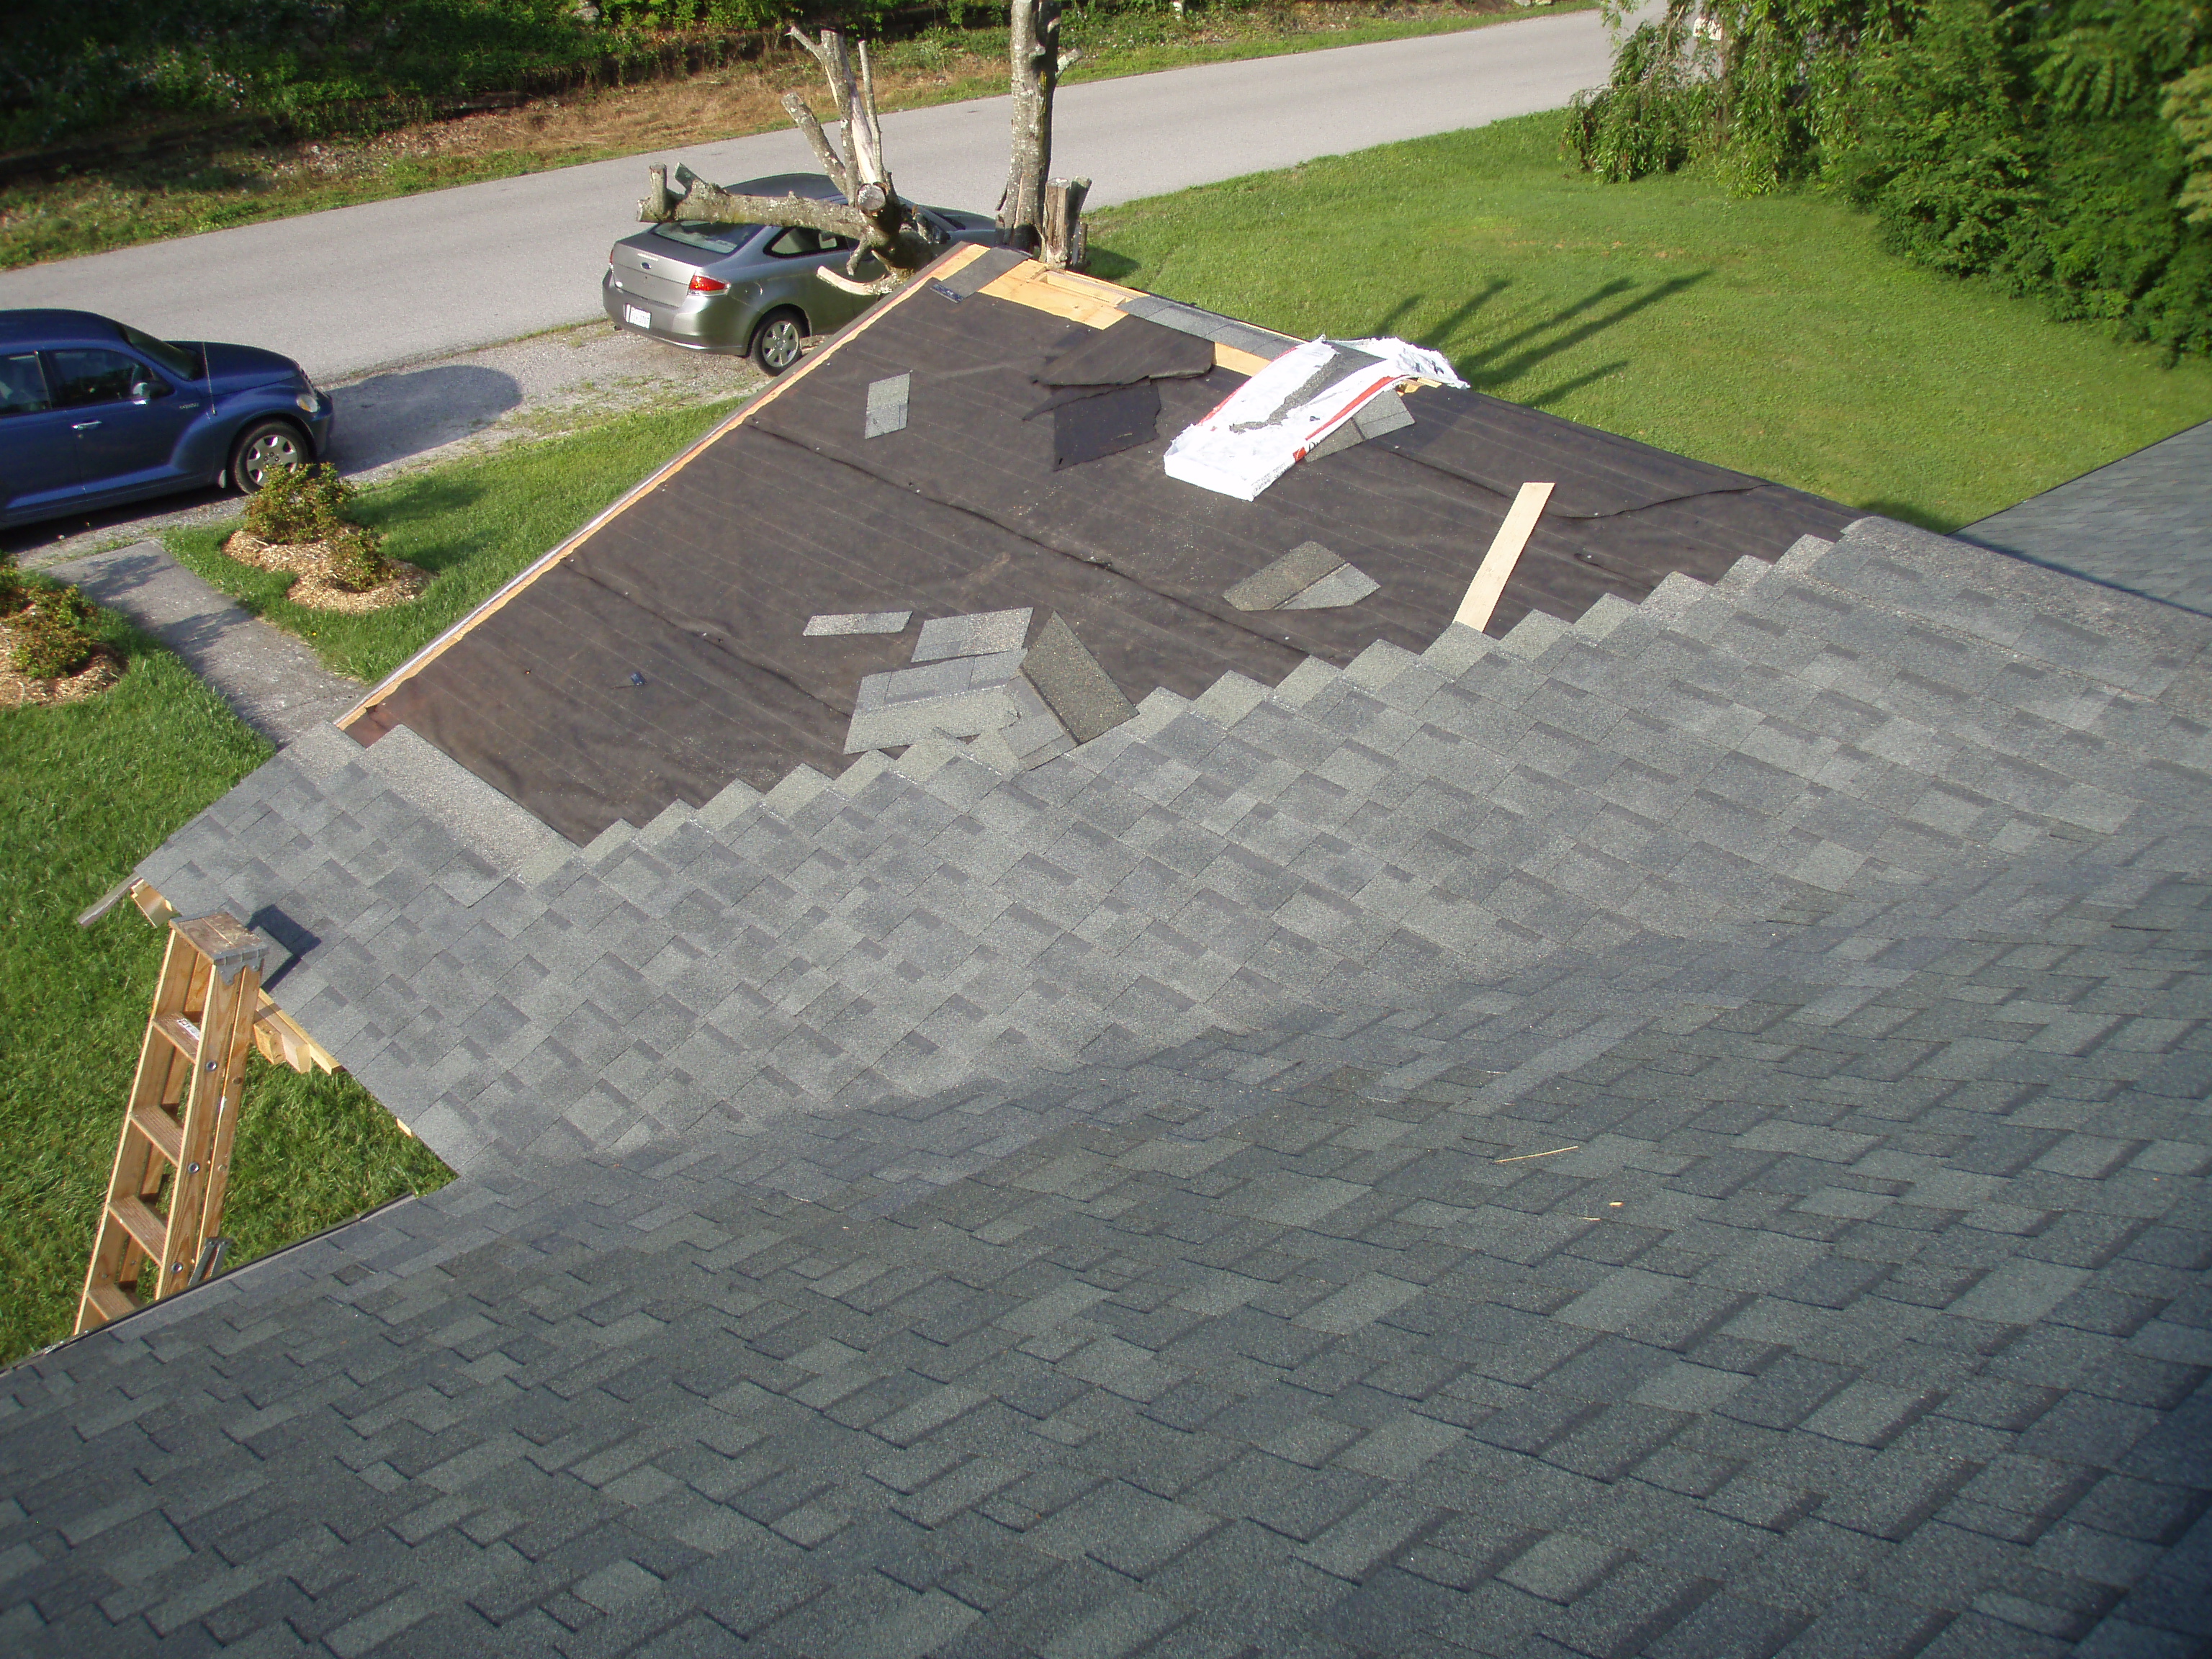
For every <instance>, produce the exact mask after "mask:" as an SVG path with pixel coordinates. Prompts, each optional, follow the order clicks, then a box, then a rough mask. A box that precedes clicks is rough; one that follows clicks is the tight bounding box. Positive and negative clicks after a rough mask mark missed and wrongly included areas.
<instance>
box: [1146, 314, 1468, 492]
mask: <svg viewBox="0 0 2212 1659" xmlns="http://www.w3.org/2000/svg"><path fill="white" fill-rule="evenodd" d="M1346 346H1348V347H1350V348H1351V349H1352V350H1353V351H1355V352H1360V353H1364V354H1365V355H1366V356H1368V357H1370V358H1371V359H1373V360H1374V361H1373V362H1368V363H1356V366H1354V367H1352V368H1350V369H1349V370H1348V371H1347V372H1346V373H1345V374H1341V375H1339V376H1338V377H1337V378H1336V379H1334V380H1331V381H1329V382H1328V384H1327V385H1325V386H1323V387H1322V389H1321V390H1320V391H1319V392H1313V393H1311V394H1310V395H1308V396H1307V397H1305V398H1304V401H1303V402H1299V403H1297V404H1291V402H1290V400H1291V398H1295V397H1297V395H1298V394H1299V393H1300V392H1304V391H1305V390H1306V388H1307V386H1308V384H1309V383H1310V381H1311V380H1312V379H1313V377H1314V375H1315V374H1316V372H1317V371H1319V370H1321V369H1322V368H1325V367H1326V366H1327V365H1328V363H1329V362H1331V361H1332V360H1333V359H1335V358H1337V357H1338V356H1339V355H1340V349H1341V348H1343V347H1346ZM1401 380H1437V381H1441V382H1442V383H1443V384H1444V385H1446V386H1466V384H1467V382H1466V381H1465V380H1461V379H1460V378H1459V376H1458V375H1457V374H1454V373H1453V372H1452V366H1451V364H1450V363H1449V362H1446V361H1445V360H1444V358H1443V355H1442V354H1441V353H1438V352H1434V351H1430V350H1427V349H1424V348H1422V347H1420V346H1417V345H1409V344H1407V343H1406V342H1405V341H1403V340H1342V341H1334V340H1330V339H1328V337H1326V336H1324V337H1322V338H1320V339H1316V340H1309V341H1308V342H1307V343H1305V344H1304V345H1302V346H1299V347H1298V348H1297V349H1295V350H1291V351H1286V352H1285V353H1284V354H1283V355H1282V356H1279V357H1278V358H1276V359H1275V361H1274V362H1272V363H1269V364H1268V365H1267V368H1263V369H1261V371H1260V372H1259V373H1258V374H1255V375H1254V376H1253V377H1252V378H1251V379H1250V380H1247V381H1245V382H1244V384H1243V386H1239V387H1238V388H1237V390H1236V391H1235V392H1231V394H1230V395H1229V396H1228V397H1227V398H1225V399H1224V400H1223V401H1222V403H1221V404H1220V405H1219V406H1218V407H1217V408H1216V409H1215V410H1213V412H1212V414H1210V415H1208V416H1206V418H1205V419H1204V420H1202V421H1200V422H1197V423H1196V424H1195V425H1193V426H1189V427H1186V428H1184V429H1183V430H1182V433H1181V434H1180V435H1178V436H1177V437H1176V441H1174V442H1173V443H1171V444H1170V445H1169V446H1168V453H1167V460H1166V466H1167V473H1168V477H1170V478H1180V479H1182V481H1183V482H1184V483H1194V484H1196V485H1198V486H1199V487H1200V489H1211V490H1215V491H1217V492H1218V493H1219V494H1221V495H1234V496H1235V497H1236V498H1237V500H1238V501H1252V500H1254V499H1255V498H1256V497H1257V496H1258V495H1259V494H1260V492H1261V490H1263V489H1266V488H1267V486H1268V485H1269V484H1271V483H1274V482H1275V480H1276V479H1278V478H1279V477H1282V476H1283V474H1284V473H1285V472H1287V471H1290V469H1291V466H1292V465H1294V464H1295V463H1296V462H1297V459H1298V458H1299V457H1300V456H1302V455H1304V453H1306V451H1307V450H1308V449H1310V448H1311V447H1313V446H1314V445H1315V444H1316V443H1317V442H1319V441H1321V440H1322V439H1323V438H1325V437H1327V436H1328V435H1329V434H1330V433H1332V432H1334V431H1335V430H1336V428H1339V427H1340V426H1342V425H1343V424H1344V423H1345V422H1346V421H1348V420H1350V419H1351V418H1352V416H1354V415H1356V414H1358V412H1359V410H1360V409H1361V407H1362V406H1363V405H1364V404H1366V403H1367V402H1368V400H1369V399H1370V398H1374V397H1376V396H1377V395H1378V394H1380V393H1381V392H1385V391H1387V390H1388V389H1389V387H1391V386H1395V385H1396V384H1397V383H1398V382H1399V381H1401Z"/></svg>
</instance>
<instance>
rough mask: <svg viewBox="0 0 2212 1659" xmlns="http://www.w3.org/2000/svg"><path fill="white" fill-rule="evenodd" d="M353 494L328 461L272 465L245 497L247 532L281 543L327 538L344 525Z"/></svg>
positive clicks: (349, 485)
mask: <svg viewBox="0 0 2212 1659" xmlns="http://www.w3.org/2000/svg"><path fill="white" fill-rule="evenodd" d="M356 493H357V492H356V490H355V489H354V487H353V486H352V485H351V484H349V483H346V481H345V480H344V479H343V478H341V477H338V470H337V468H336V467H334V466H332V465H331V464H330V463H329V462H328V461H325V462H324V463H323V464H322V465H320V466H279V467H273V468H271V469H270V472H269V476H268V477H267V478H266V479H265V480H264V482H263V483H262V486H261V488H260V489H257V490H255V491H254V492H253V494H252V495H251V496H250V497H248V498H247V500H246V533H247V534H248V535H250V536H258V537H259V538H261V539H262V540H263V541H264V542H276V543H280V544H281V543H285V542H319V541H327V540H329V539H330V538H331V537H333V536H335V535H337V533H338V532H339V531H340V530H342V529H343V528H344V526H345V525H346V523H347V522H348V520H347V519H346V516H345V509H346V507H347V505H348V504H349V502H351V501H353V499H354V497H355V495H356Z"/></svg>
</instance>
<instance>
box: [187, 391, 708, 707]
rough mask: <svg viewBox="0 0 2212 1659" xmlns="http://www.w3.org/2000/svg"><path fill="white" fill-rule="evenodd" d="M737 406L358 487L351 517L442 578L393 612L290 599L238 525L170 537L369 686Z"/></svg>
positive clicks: (652, 416) (631, 424)
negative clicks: (234, 549)
mask: <svg viewBox="0 0 2212 1659" xmlns="http://www.w3.org/2000/svg"><path fill="white" fill-rule="evenodd" d="M735 406H736V405H735V403H734V402H732V401H728V400H726V401H723V402H720V403H715V404H692V405H689V406H687V407H685V408H683V409H677V410H657V411H653V412H650V413H645V414H635V415H627V416H619V417H617V418H616V419H614V420H611V421H608V422H605V423H604V424H602V425H600V426H597V427H594V428H591V429H589V430H588V431H585V432H580V433H575V434H572V435H568V436H567V437H562V438H556V439H553V440H551V441H548V442H544V443H535V444H516V445H513V446H511V447H507V448H506V449H503V450H501V451H500V452H499V453H496V454H495V455H491V456H488V457H486V458H484V459H481V460H471V461H460V462H455V463H453V464H451V465H445V466H438V467H429V468H425V469H424V470H423V471H420V472H416V473H410V474H408V475H406V476H404V477H400V478H398V479H396V480H394V481H393V482H392V483H388V484H384V485H382V486H380V487H379V488H377V489H370V490H365V491H363V492H362V495H361V497H360V499H359V500H358V501H356V503H355V504H354V506H353V507H352V508H351V509H349V510H350V511H351V512H352V513H353V514H354V516H355V517H356V518H358V519H359V520H361V521H362V523H364V524H368V525H372V526H375V527H376V528H377V529H379V530H381V531H384V532H386V533H387V534H388V535H389V536H390V537H391V540H390V541H389V542H387V543H386V545H385V551H386V552H387V553H389V554H391V555H392V557H394V558H398V559H404V560H406V561H407V562H409V563H410V564H418V565H420V566H422V568H424V569H425V570H428V571H431V572H433V573H435V575H436V577H437V580H435V582H433V583H432V584H431V585H430V586H429V587H428V589H427V590H426V591H425V592H424V593H423V596H422V598H421V599H418V600H416V601H415V602H414V603H413V604H411V605H398V606H394V607H393V608H392V609H390V610H387V611H368V612H365V613H363V614H362V615H360V616H343V615H340V614H337V613H335V612H332V611H310V610H307V609H305V608H304V607H302V606H300V605H294V604H293V603H292V602H291V601H290V600H289V599H286V598H285V597H284V591H285V589H286V588H287V587H289V586H290V585H291V580H292V579H291V577H290V576H289V575H288V574H285V573H283V572H282V571H273V570H263V569H259V568H256V567H255V566H252V565H246V564H240V563H239V562H238V561H237V560H235V559H232V558H228V557H226V556H224V555H223V552H222V544H223V543H224V542H225V541H226V540H228V538H229V536H230V533H231V532H233V531H234V530H235V529H237V528H238V523H237V522H232V523H228V524H222V525H217V526H214V527H212V528H210V529H191V530H173V531H170V532H167V537H166V539H167V543H168V547H169V550H170V551H171V552H172V553H173V554H175V555H176V556H177V557H178V559H179V560H180V561H181V562H184V563H185V564H186V565H189V566H190V567H191V568H192V569H194V570H196V571H197V572H198V573H199V574H201V575H202V576H204V577H205V578H206V579H207V580H208V581H210V582H211V583H212V584H214V585H215V586H217V587H219V588H221V589H222V591H223V592H226V593H228V594H229V595H230V596H231V597H232V598H234V599H236V600H237V601H238V603H239V604H240V605H241V606H243V607H244V608H245V609H246V610H247V611H252V613H253V614H254V615H256V616H258V617H265V618H267V619H268V620H269V621H270V622H272V623H276V625H277V626H279V627H281V628H286V629H290V630H291V631H292V632H293V633H295V634H297V635H301V637H302V638H304V639H306V640H307V641H308V642H309V643H310V644H312V645H313V647H315V649H316V650H317V651H318V652H319V653H320V654H321V656H322V659H323V661H324V662H325V664H326V665H328V666H329V667H331V669H333V670H335V671H337V672H338V673H341V674H349V675H351V676H352V677H353V678H356V679H358V680H362V681H366V682H369V683H372V684H373V683H374V682H375V681H377V680H380V679H382V678H384V677H385V675H386V674H388V673H390V672H391V671H392V670H393V669H395V668H397V667H398V665H400V664H401V663H403V662H404V661H406V660H407V659H408V658H409V657H410V656H412V655H414V653H416V651H418V650H420V649H421V648H422V647H423V646H425V645H427V644H428V643H429V642H430V641H432V640H434V639H435V638H436V637H437V636H438V635H440V634H441V633H442V632H444V631H445V629H447V628H449V627H451V626H452V625H453V623H456V622H458V621H459V620H460V619H461V618H462V617H465V616H466V615H468V613H469V612H470V611H472V610H474V609H475V608H476V606H477V605H478V604H480V603H481V602H482V601H483V599H484V598H485V597H486V596H487V595H489V593H490V592H492V591H493V590H494V589H495V588H497V587H498V586H499V585H500V584H501V582H503V581H505V580H507V578H508V577H510V576H512V575H513V574H514V573H515V572H516V571H518V570H520V569H521V568H523V567H524V566H525V565H526V564H528V563H529V562H531V561H532V559H535V558H537V557H538V556H539V555H540V554H542V553H544V552H546V551H547V550H550V549H551V548H552V547H554V546H555V545H556V544H558V543H559V542H561V541H562V538H565V537H567V536H568V534H569V532H572V531H574V530H577V529H579V528H580V527H581V526H583V525H585V524H586V523H587V522H588V521H589V520H591V519H592V516H593V515H594V514H596V513H599V511H600V510H601V509H603V508H605V507H607V506H608V505H610V504H611V502H613V501H615V500H616V499H617V497H618V496H620V495H622V493H623V491H624V490H626V489H629V488H630V486H631V485H633V484H635V483H637V482H638V481H639V480H640V479H641V478H643V477H646V476H647V474H648V473H650V472H652V471H653V470H654V469H655V468H656V467H659V465H662V464H663V463H664V462H666V461H668V460H670V459H672V458H673V457H674V456H676V455H677V454H678V453H680V452H681V451H682V450H683V449H684V447H685V446H686V445H687V444H689V443H690V442H691V441H693V440H694V439H696V438H697V437H699V436H700V435H702V434H703V433H705V432H706V431H707V430H708V428H710V427H712V426H713V425H714V422H717V421H719V420H720V419H721V418H722V417H723V416H726V415H727V414H728V413H729V412H730V410H732V408H734V407H735Z"/></svg>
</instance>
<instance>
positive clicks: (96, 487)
mask: <svg viewBox="0 0 2212 1659" xmlns="http://www.w3.org/2000/svg"><path fill="white" fill-rule="evenodd" d="M46 367H47V369H48V372H49V374H50V377H51V378H52V381H53V388H54V401H55V402H56V403H57V404H60V405H61V407H63V408H64V409H65V410H69V411H70V415H71V416H72V417H73V418H72V419H71V420H70V428H71V430H73V431H74V432H75V433H76V447H77V466H78V477H80V479H81V480H82V483H83V485H84V489H85V494H86V496H87V497H88V499H89V498H93V497H97V496H102V495H109V494H112V493H121V492H123V491H126V490H132V489H145V488H147V487H149V486H152V487H155V488H159V487H163V486H166V485H167V484H170V483H173V482H174V481H175V479H176V477H177V474H178V469H177V466H176V463H175V459H174V457H175V455H176V452H177V441H178V440H179V438H181V437H182V436H183V435H184V433H185V428H187V427H189V426H190V425H191V423H192V422H194V421H195V420H196V419H197V418H198V416H199V414H200V411H201V410H202V409H203V408H204V407H205V404H206V401H207V400H206V397H205V395H204V393H203V392H200V390H199V389H198V388H197V387H186V388H185V390H183V391H181V392H180V391H179V390H178V389H177V388H176V387H174V386H171V385H170V384H169V383H168V381H167V380H164V379H162V377H161V375H159V374H155V372H154V371H153V370H152V369H150V368H148V367H146V365H145V364H143V363H142V362H139V361H138V360H137V358H136V357H133V356H131V355H130V354H129V353H127V352H122V351H110V350H106V349H102V348H99V347H82V348H79V347H71V348H69V349H61V350H54V351H49V352H47V353H46ZM134 394H135V395H134Z"/></svg>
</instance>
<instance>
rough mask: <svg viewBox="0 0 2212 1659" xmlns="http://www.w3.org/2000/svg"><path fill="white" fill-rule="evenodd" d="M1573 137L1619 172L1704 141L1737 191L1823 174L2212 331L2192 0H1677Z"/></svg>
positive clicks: (2033, 282) (2101, 302)
mask: <svg viewBox="0 0 2212 1659" xmlns="http://www.w3.org/2000/svg"><path fill="white" fill-rule="evenodd" d="M1701 19H1702V20H1705V23H1706V25H1707V26H1706V27H1700V20H1701ZM1713 26H1717V27H1713ZM1567 141H1568V143H1569V145H1570V147H1571V148H1572V149H1574V150H1575V152H1576V153H1577V155H1579V156H1580V157H1581V159H1582V161H1583V165H1584V166H1585V167H1588V168H1589V169H1590V170H1591V171H1593V172H1595V173H1598V174H1599V175H1600V176H1601V177H1602V178H1605V179H1633V178H1636V177H1638V176H1639V175H1640V174H1644V173H1653V172H1658V171H1662V170H1666V169H1670V168H1673V167H1680V166H1682V165H1683V164H1685V163H1686V162H1690V161H1707V162H1709V163H1711V164H1712V165H1714V166H1715V167H1718V168H1719V169H1721V170H1722V171H1723V173H1724V174H1725V175H1726V176H1727V177H1728V178H1729V180H1730V181H1731V182H1732V183H1734V184H1735V185H1737V186H1738V187H1739V188H1741V189H1745V190H1751V191H1757V190H1762V189H1771V188H1773V187H1776V186H1778V185H1785V184H1790V183H1792V182H1796V181H1801V180H1805V181H1819V182H1820V183H1822V184H1825V185H1828V186H1831V187H1833V188H1836V189H1839V190H1841V191H1844V193H1845V194H1846V195H1847V196H1848V197H1849V198H1850V200H1852V201H1854V202H1856V203H1857V204H1860V205H1861V206H1863V207H1865V208H1867V209H1868V210H1870V211H1871V212H1873V213H1874V214H1875V216H1877V218H1878V219H1879V220H1880V222H1881V226H1882V229H1883V232H1884V234H1885V236H1886V238H1887V241H1888V243H1889V245H1890V246H1891V247H1892V248H1893V249H1894V250H1895V251H1896V252H1899V253H1901V254H1903V255H1904V256H1905V258H1909V259H1911V260H1913V261H1914V262H1916V263H1917V264H1924V265H1928V266H1930V267H1932V268H1934V269H1936V270H1943V271H1947V272H1949V273H1952V274H1954V275H1958V276H1981V277H1986V278H1988V279H1990V280H1991V281H1993V282H1995V283H1997V284H1998V285H1999V286H2000V287H2002V288H2003V289H2007V290H2008V291H2010V292H2013V293H2018V294H2027V295H2038V296H2039V297H2041V298H2042V299H2044V300H2045V301H2047V302H2048V303H2050V305H2051V307H2052V309H2053V310H2054V311H2055V312H2056V313H2057V314H2058V315H2059V316H2061V317H2065V318H2084V319H2099V320H2102V321H2104V322H2106V323H2108V324H2110V325H2112V326H2113V327H2114V328H2115V329H2116V330H2117V331H2119V332H2120V333H2122V334H2124V335H2125V336H2127V337H2133V338H2138V339H2148V340H2151V341H2154V342H2156V343H2159V344H2160V345H2162V346H2164V347H2165V348H2166V349H2167V350H2168V351H2169V352H2180V351H2191V352H2203V351H2206V350H2208V349H2212V222H2208V221H2212V15H2208V13H2207V12H2206V10H2205V9H2203V8H2202V7H2200V6H2198V5H2197V4H2196V3H2194V0H1705V3H1704V4H1703V6H1702V7H1700V6H1699V3H1698V0H1669V3H1668V9H1667V12H1666V15H1664V17H1663V18H1662V19H1661V20H1659V21H1656V22H1655V23H1647V24H1645V25H1644V26H1643V27H1639V28H1638V30H1637V31H1636V32H1635V33H1633V34H1632V35H1631V36H1630V37H1629V38H1628V40H1626V42H1625V43H1624V47H1623V50H1622V52H1621V53H1620V57H1619V58H1618V59H1617V60H1616V62H1615V64H1614V70H1613V79H1612V82H1611V83H1610V84H1609V85H1608V86H1607V87H1606V88H1604V89H1603V90H1602V91H1601V92H1599V93H1597V94H1595V95H1592V96H1586V97H1583V98H1578V99H1577V100H1576V103H1575V107H1574V109H1573V110H1572V112H1571V115H1570V118H1569V125H1568V129H1567Z"/></svg>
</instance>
